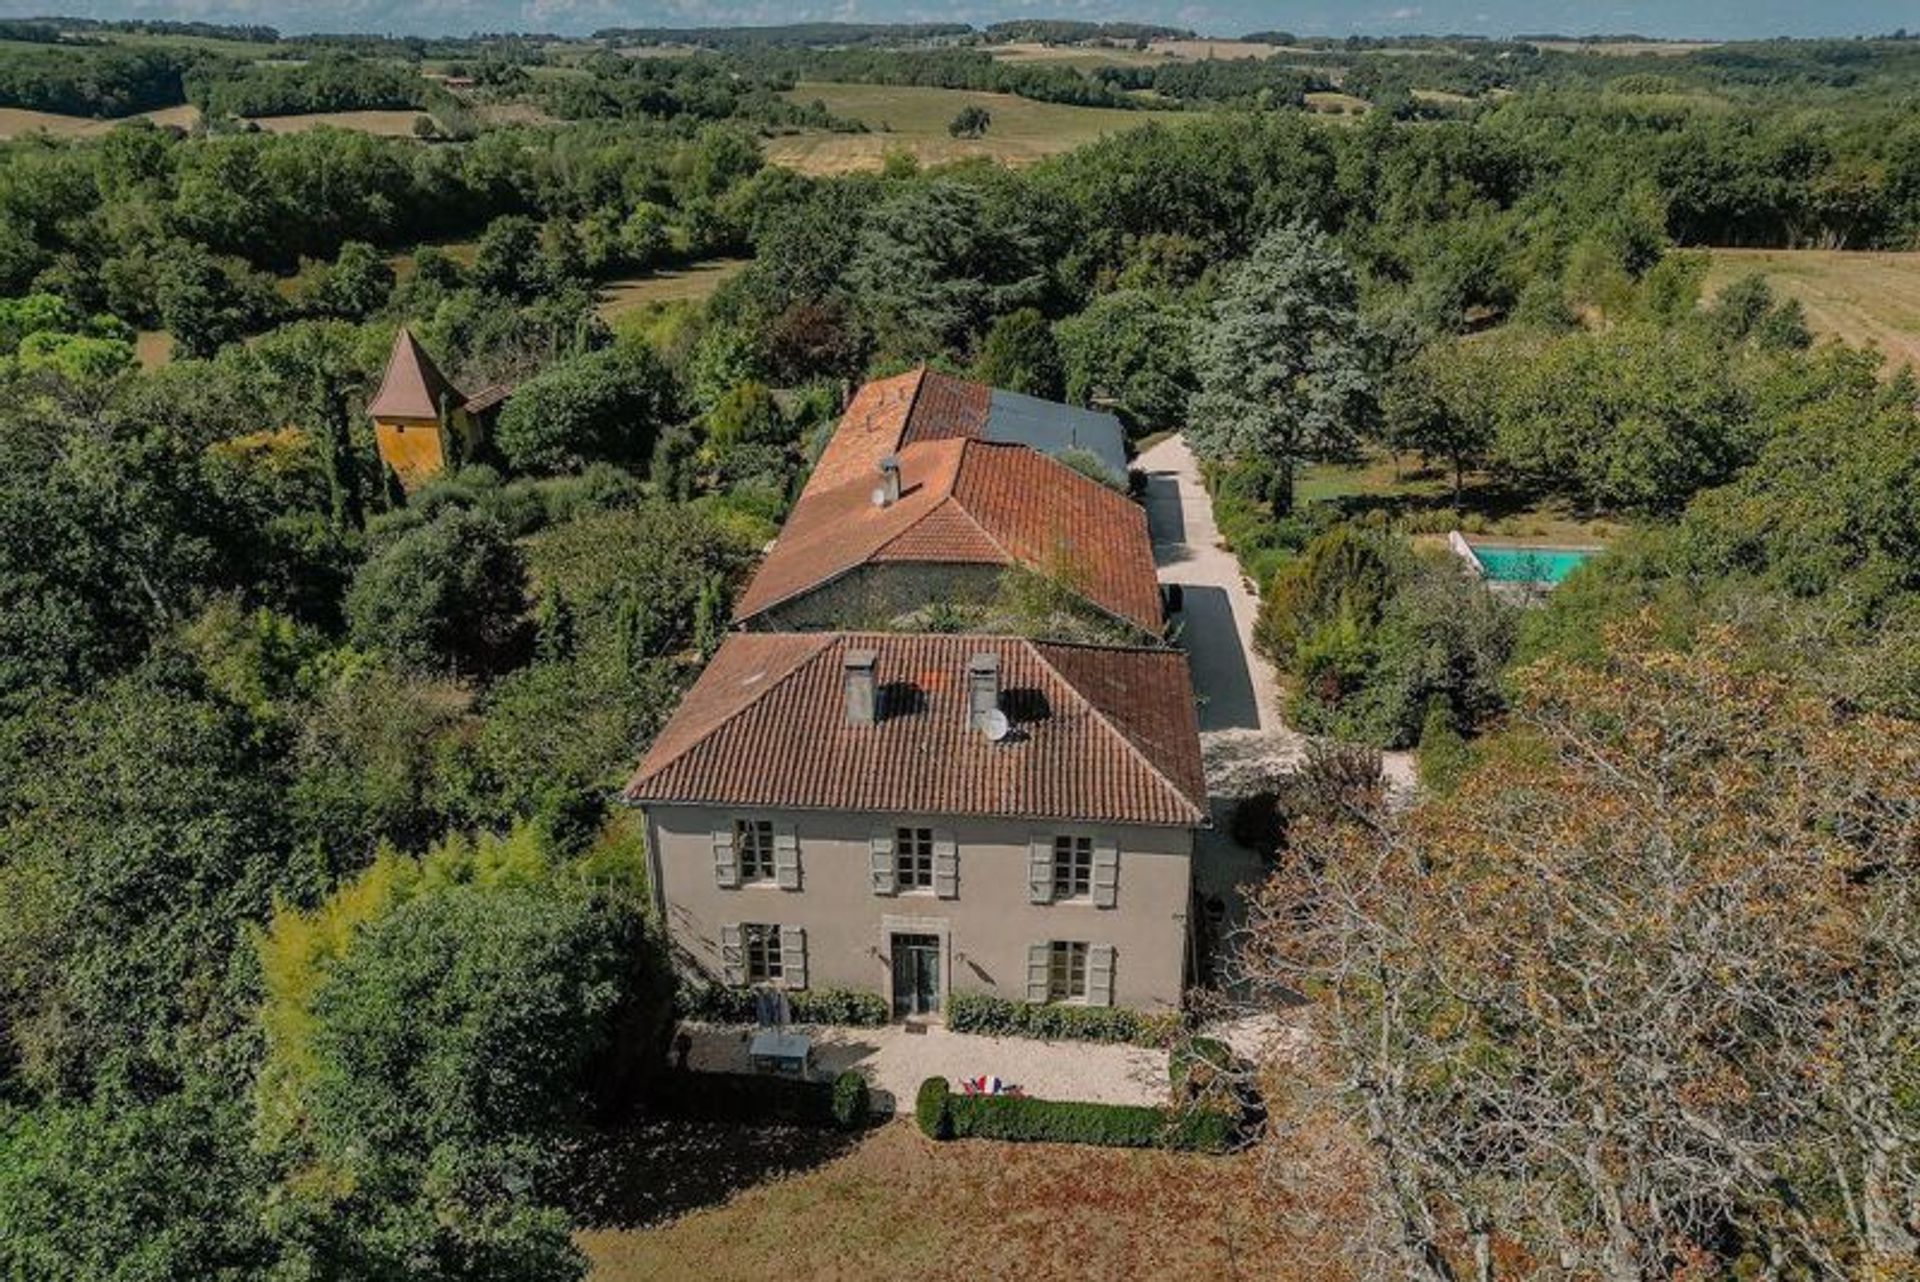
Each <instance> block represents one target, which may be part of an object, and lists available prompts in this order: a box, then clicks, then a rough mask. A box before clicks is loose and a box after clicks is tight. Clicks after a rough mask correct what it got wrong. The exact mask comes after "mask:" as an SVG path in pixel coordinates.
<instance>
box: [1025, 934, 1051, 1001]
mask: <svg viewBox="0 0 1920 1282" xmlns="http://www.w3.org/2000/svg"><path fill="white" fill-rule="evenodd" d="M1050 955H1051V949H1050V948H1049V947H1048V945H1046V944H1028V945H1027V1000H1028V1001H1030V1002H1044V1001H1046V1000H1047V992H1048V989H1049V988H1050V987H1051V985H1050V984H1049V983H1048V976H1049V970H1048V966H1047V962H1048V960H1049V957H1050Z"/></svg>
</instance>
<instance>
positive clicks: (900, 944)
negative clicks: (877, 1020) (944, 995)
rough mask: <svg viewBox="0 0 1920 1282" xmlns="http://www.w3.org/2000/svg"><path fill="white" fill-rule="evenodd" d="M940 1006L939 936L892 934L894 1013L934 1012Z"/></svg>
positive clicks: (915, 1013)
mask: <svg viewBox="0 0 1920 1282" xmlns="http://www.w3.org/2000/svg"><path fill="white" fill-rule="evenodd" d="M939 1009H940V937H939V936H938V935H895V936H894V937H893V1015H894V1018H895V1019H904V1018H906V1017H908V1016H911V1015H932V1014H936V1013H937V1012H938V1011H939Z"/></svg>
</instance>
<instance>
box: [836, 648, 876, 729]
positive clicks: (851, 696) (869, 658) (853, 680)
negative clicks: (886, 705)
mask: <svg viewBox="0 0 1920 1282" xmlns="http://www.w3.org/2000/svg"><path fill="white" fill-rule="evenodd" d="M879 657H880V656H879V655H878V654H877V653H875V652H874V651H872V650H849V651H847V653H846V657H845V658H844V659H842V660H841V665H842V671H843V673H844V678H845V685H846V692H847V724H848V725H850V726H870V725H872V724H874V723H875V722H876V721H878V720H879V719H880V715H879V714H880V698H879V688H878V687H877V686H876V685H875V684H874V680H873V669H874V665H875V664H876V663H877V662H878V660H879Z"/></svg>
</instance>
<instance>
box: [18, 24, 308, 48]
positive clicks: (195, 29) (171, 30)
mask: <svg viewBox="0 0 1920 1282" xmlns="http://www.w3.org/2000/svg"><path fill="white" fill-rule="evenodd" d="M26 21H29V22H31V23H34V24H35V25H37V26H43V27H48V28H51V29H53V30H55V31H109V32H122V33H125V34H127V35H134V36H190V37H192V38H194V39H196V40H242V41H246V42H247V43H249V44H263V45H270V44H273V43H274V42H275V41H277V40H279V39H280V33H279V32H278V31H276V30H274V29H273V28H272V27H266V26H255V25H252V24H248V25H244V26H243V25H234V24H231V23H224V22H175V21H170V20H168V19H164V18H30V19H27V20H26ZM8 38H9V39H11V38H12V37H8Z"/></svg>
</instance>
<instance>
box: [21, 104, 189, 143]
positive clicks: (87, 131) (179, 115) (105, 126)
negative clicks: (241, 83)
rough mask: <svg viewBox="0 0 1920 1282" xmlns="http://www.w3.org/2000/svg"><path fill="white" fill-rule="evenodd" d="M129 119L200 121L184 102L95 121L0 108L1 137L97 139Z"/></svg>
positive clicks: (161, 122) (185, 126)
mask: <svg viewBox="0 0 1920 1282" xmlns="http://www.w3.org/2000/svg"><path fill="white" fill-rule="evenodd" d="M129 120H151V121H152V122H153V123H154V124H156V125H177V126H179V127H180V128H182V129H191V128H193V127H194V125H195V124H197V123H198V122H199V120H200V111H199V109H198V108H196V107H191V106H188V105H187V104H185V103H182V104H180V105H179V106H177V107H161V108H158V109H157V110H154V111H143V112H141V113H140V114H139V115H137V116H128V117H126V118H125V119H121V120H96V119H94V118H93V117H92V116H60V115H55V114H54V113H53V112H50V111H28V110H27V109H26V108H24V107H0V139H7V138H24V137H25V136H27V135H28V134H35V133H45V134H50V135H51V136H53V137H55V138H97V137H99V136H100V135H101V134H104V133H106V132H108V131H109V130H111V129H112V128H113V127H114V126H116V125H123V124H125V123H127V121H129Z"/></svg>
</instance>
